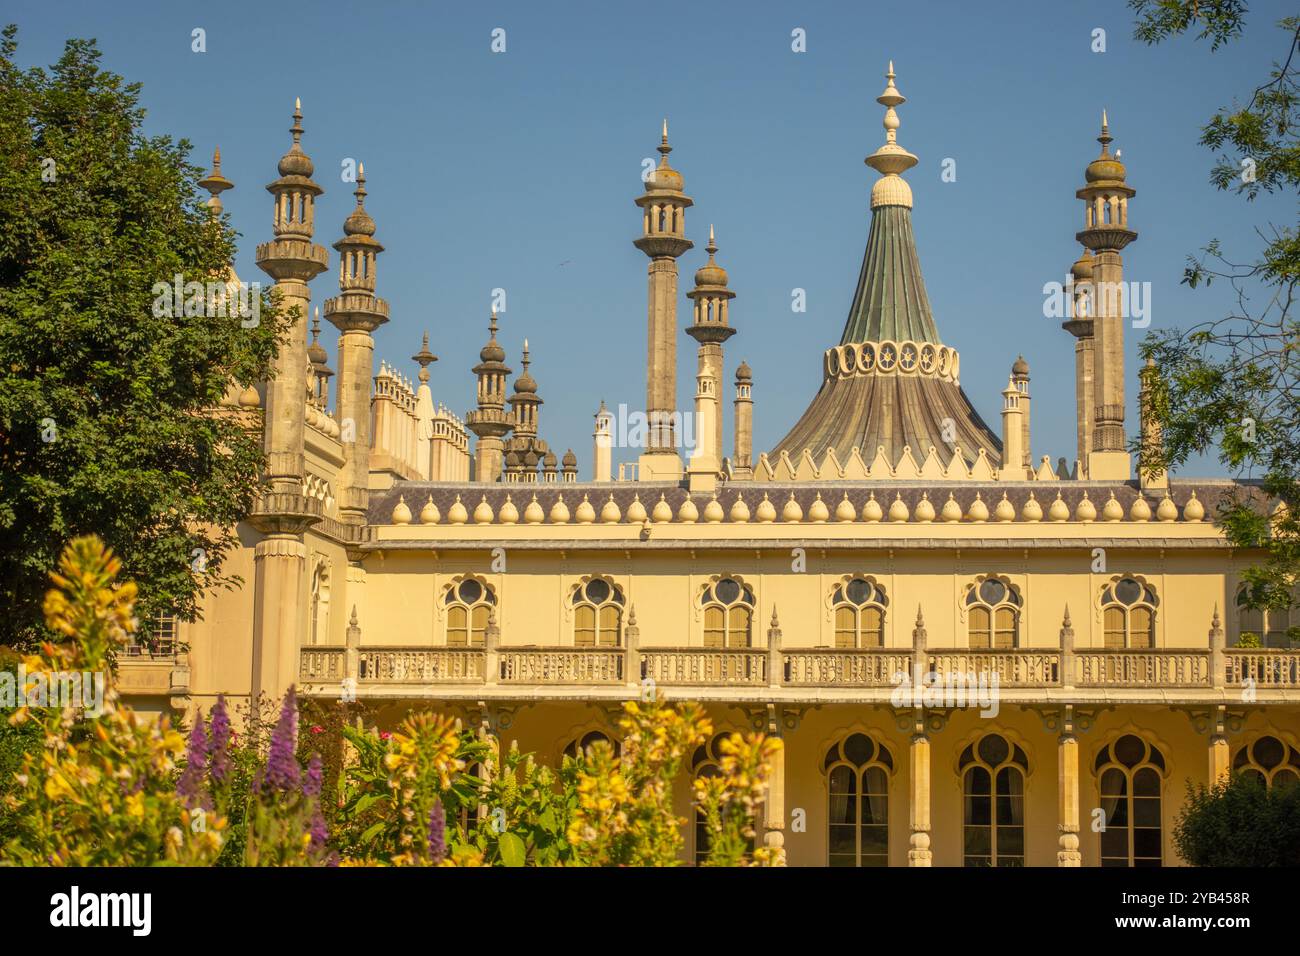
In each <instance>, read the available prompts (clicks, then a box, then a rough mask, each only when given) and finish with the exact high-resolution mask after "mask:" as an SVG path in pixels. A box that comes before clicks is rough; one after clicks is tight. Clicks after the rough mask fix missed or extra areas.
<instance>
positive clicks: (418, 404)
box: [411, 332, 438, 480]
mask: <svg viewBox="0 0 1300 956" xmlns="http://www.w3.org/2000/svg"><path fill="white" fill-rule="evenodd" d="M411 361H412V362H414V363H415V364H416V365H418V366H420V373H419V376H418V378H419V380H420V384H419V386H418V387H417V388H416V390H415V419H416V432H415V436H416V439H417V442H418V444H417V448H416V457H415V465H416V470H417V471H418V472H419V473H420V475H421V477H423V478H425V479H432V480H436V479H437V476H436V475H435V474H434V460H433V459H434V455H433V434H434V417H435V416H436V415H437V410H436V409H435V408H434V406H433V392H432V391H431V390H430V388H429V366H430V365H432V364H433V363H434V362H436V361H438V356H436V355H434V354H433V353H432V352H430V351H429V333H428V332H425V333H424V340H423V341H422V342H421V344H420V351H418V352H416V353H415V354H414V355H412V356H411Z"/></svg>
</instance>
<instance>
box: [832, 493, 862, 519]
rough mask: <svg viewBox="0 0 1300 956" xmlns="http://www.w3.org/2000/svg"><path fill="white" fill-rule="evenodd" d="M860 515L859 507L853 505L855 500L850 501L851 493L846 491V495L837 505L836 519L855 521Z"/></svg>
mask: <svg viewBox="0 0 1300 956" xmlns="http://www.w3.org/2000/svg"><path fill="white" fill-rule="evenodd" d="M857 516H858V509H857V508H855V507H853V502H851V501H849V493H848V492H847V491H846V492H844V497H843V498H842V499H840V503H839V504H837V505H836V506H835V520H836V521H853V520H855V519H856V518H857Z"/></svg>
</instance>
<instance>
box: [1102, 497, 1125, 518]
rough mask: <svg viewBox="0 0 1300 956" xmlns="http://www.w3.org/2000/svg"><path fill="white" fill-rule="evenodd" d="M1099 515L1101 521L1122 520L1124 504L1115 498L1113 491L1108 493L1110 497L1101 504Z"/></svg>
mask: <svg viewBox="0 0 1300 956" xmlns="http://www.w3.org/2000/svg"><path fill="white" fill-rule="evenodd" d="M1101 517H1102V520H1103V521H1122V520H1124V506H1123V505H1121V504H1120V503H1119V501H1118V500H1116V498H1115V492H1113V491H1112V492H1111V493H1110V498H1109V499H1108V500H1107V502H1106V503H1105V504H1104V505H1102V508H1101Z"/></svg>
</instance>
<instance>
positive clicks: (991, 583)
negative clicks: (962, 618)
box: [966, 574, 1024, 650]
mask: <svg viewBox="0 0 1300 956" xmlns="http://www.w3.org/2000/svg"><path fill="white" fill-rule="evenodd" d="M1023 604H1024V602H1023V600H1022V599H1021V597H1020V591H1019V590H1018V589H1017V588H1016V587H1015V586H1013V585H1012V584H1010V583H1009V582H1008V581H1007V580H1006V579H1005V578H999V577H995V576H994V575H991V574H990V575H987V576H985V577H983V578H979V579H976V581H975V583H974V584H972V585H971V586H970V587H969V588H967V589H966V615H967V618H966V619H967V624H968V627H967V632H968V634H969V638H970V646H971V647H973V648H997V649H999V650H1010V649H1011V648H1014V647H1016V646H1017V645H1019V643H1020V610H1021V608H1022V606H1023Z"/></svg>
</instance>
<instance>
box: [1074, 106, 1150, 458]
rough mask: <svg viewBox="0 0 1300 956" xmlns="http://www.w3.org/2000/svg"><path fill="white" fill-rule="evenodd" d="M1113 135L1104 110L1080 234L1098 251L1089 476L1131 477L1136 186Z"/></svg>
mask: <svg viewBox="0 0 1300 956" xmlns="http://www.w3.org/2000/svg"><path fill="white" fill-rule="evenodd" d="M1111 139H1112V137H1111V135H1110V129H1109V126H1108V125H1107V123H1106V114H1105V112H1104V111H1103V112H1102V114H1101V135H1100V136H1098V137H1097V142H1099V143H1101V155H1100V156H1098V157H1097V158H1096V159H1094V160H1093V161H1092V162H1091V163H1089V164H1088V168H1087V169H1086V170H1085V171H1084V179H1085V180H1086V185H1085V186H1084V187H1083V188H1082V189H1080V190H1079V191H1078V192H1076V193H1075V195H1076V196H1077V197H1078V198H1079V199H1082V200H1083V201H1084V209H1085V212H1084V228H1083V230H1081V231H1080V232H1078V233H1077V234H1076V238H1077V239H1078V240H1079V241H1080V242H1081V243H1083V244H1084V245H1085V246H1087V247H1088V248H1089V249H1092V250H1094V251H1095V253H1096V255H1095V256H1094V259H1093V267H1092V279H1093V297H1092V301H1093V338H1094V340H1095V346H1094V370H1093V383H1094V384H1093V414H1094V415H1095V419H1094V421H1093V428H1092V447H1091V448H1090V449H1089V451H1088V477H1089V478H1090V479H1093V480H1121V481H1127V480H1128V479H1129V477H1130V475H1131V473H1132V468H1131V462H1130V461H1129V454H1128V446H1127V443H1126V440H1125V436H1124V322H1125V312H1126V311H1127V310H1126V309H1125V307H1124V306H1125V301H1124V293H1123V286H1122V283H1123V281H1124V261H1123V259H1122V258H1121V256H1120V251H1121V250H1122V249H1123V248H1124V247H1125V246H1127V245H1128V244H1129V243H1130V242H1132V241H1133V240H1134V239H1136V238H1137V233H1135V232H1133V231H1132V230H1131V229H1129V227H1128V201H1129V200H1130V199H1131V198H1133V196H1134V195H1135V191H1134V190H1133V189H1131V188H1129V186H1127V185H1126V184H1125V182H1124V176H1125V170H1124V164H1123V163H1121V162H1120V161H1119V160H1118V159H1116V158H1115V157H1114V156H1112V155H1111V154H1110V143H1111Z"/></svg>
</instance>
